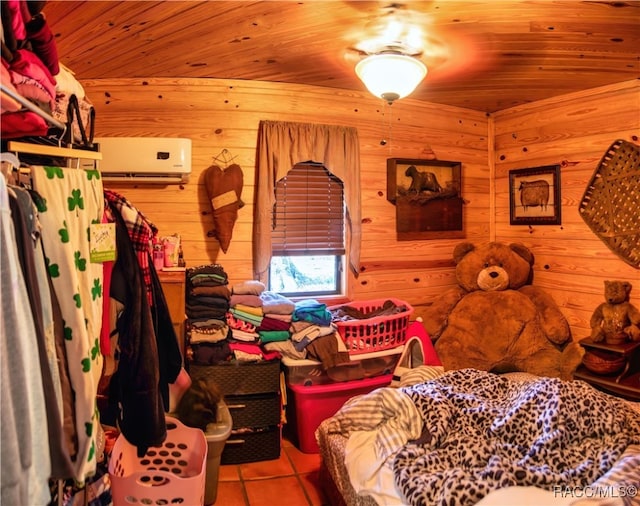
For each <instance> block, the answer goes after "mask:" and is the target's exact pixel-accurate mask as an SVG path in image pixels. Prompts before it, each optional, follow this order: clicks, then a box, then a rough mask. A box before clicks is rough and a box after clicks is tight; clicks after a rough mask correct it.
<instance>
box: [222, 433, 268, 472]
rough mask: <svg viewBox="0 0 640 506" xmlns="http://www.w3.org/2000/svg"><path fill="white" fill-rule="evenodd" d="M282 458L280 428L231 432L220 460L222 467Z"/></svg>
mask: <svg viewBox="0 0 640 506" xmlns="http://www.w3.org/2000/svg"><path fill="white" fill-rule="evenodd" d="M279 457H280V427H279V426H275V427H265V428H263V429H254V430H251V431H238V432H236V431H231V435H230V436H229V438H228V439H227V442H226V443H225V446H224V451H223V452H222V457H221V458H220V463H221V464H222V465H227V464H244V463H247V462H258V461H261V460H274V459H277V458H279Z"/></svg>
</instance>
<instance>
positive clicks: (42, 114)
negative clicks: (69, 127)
mask: <svg viewBox="0 0 640 506" xmlns="http://www.w3.org/2000/svg"><path fill="white" fill-rule="evenodd" d="M0 89H2V93H6V94H7V95H9V96H10V97H11V98H12V99H14V100H15V101H16V102H19V103H20V105H22V106H23V107H25V108H27V109H29V110H30V111H31V112H35V113H36V114H37V115H38V116H40V117H41V118H44V119H45V120H46V121H47V123H49V124H50V125H53V126H54V127H56V128H59V129H60V130H64V129H65V128H66V125H65V124H64V123H61V122H60V121H58V120H57V119H55V118H54V117H53V116H51V115H50V114H49V113H47V112H45V111H43V110H42V109H40V108H39V107H38V106H37V105H35V104H34V103H32V102H30V101H29V100H27V99H26V98H24V97H23V96H22V95H19V94H17V93H14V92H13V91H12V90H10V89H9V88H6V87H5V86H4V85H3V84H0Z"/></svg>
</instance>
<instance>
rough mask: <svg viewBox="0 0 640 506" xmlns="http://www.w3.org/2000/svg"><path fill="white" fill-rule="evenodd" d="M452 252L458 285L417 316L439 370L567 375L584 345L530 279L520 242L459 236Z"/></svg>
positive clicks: (528, 261)
mask: <svg viewBox="0 0 640 506" xmlns="http://www.w3.org/2000/svg"><path fill="white" fill-rule="evenodd" d="M453 259H454V261H455V263H456V279H457V281H458V284H459V286H458V287H456V288H454V289H451V290H449V291H447V292H445V293H444V294H443V295H442V296H441V297H439V298H438V299H437V300H436V301H435V302H434V303H433V305H432V306H431V307H430V308H429V309H428V311H427V314H426V315H425V318H424V324H425V327H426V328H427V331H428V332H429V334H430V335H431V338H432V339H433V340H434V341H435V348H436V351H437V353H438V356H439V358H440V360H441V361H442V363H443V365H444V367H445V369H446V370H451V369H463V368H467V367H470V368H475V369H480V370H485V371H493V372H499V373H500V372H509V371H523V372H528V373H532V374H536V375H540V376H551V377H559V378H562V379H571V378H572V377H573V373H574V371H575V369H576V368H577V367H578V365H579V364H580V362H581V360H582V355H583V354H584V351H583V350H582V347H581V346H579V345H578V344H577V343H575V342H573V340H572V339H571V331H570V329H569V324H568V323H567V321H566V319H565V318H564V316H563V315H562V313H561V312H560V309H559V308H558V306H557V305H556V303H555V302H554V301H553V299H552V298H551V296H549V295H548V294H546V293H545V292H544V291H543V290H541V289H539V288H537V287H535V286H532V285H531V284H530V283H531V279H532V270H531V267H532V265H533V254H532V253H531V251H529V249H528V248H527V247H526V246H524V245H522V244H510V245H506V244H503V243H498V242H491V243H488V244H483V245H478V246H476V245H474V244H471V243H469V242H463V243H461V244H459V245H458V246H456V248H455V249H454V252H453Z"/></svg>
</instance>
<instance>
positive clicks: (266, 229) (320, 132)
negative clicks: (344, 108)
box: [253, 121, 361, 282]
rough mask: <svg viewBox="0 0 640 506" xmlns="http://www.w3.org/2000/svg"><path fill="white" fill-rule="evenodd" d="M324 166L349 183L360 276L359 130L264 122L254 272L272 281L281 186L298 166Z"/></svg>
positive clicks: (352, 260) (352, 249)
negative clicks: (277, 196) (274, 224)
mask: <svg viewBox="0 0 640 506" xmlns="http://www.w3.org/2000/svg"><path fill="white" fill-rule="evenodd" d="M307 161H313V162H319V163H322V164H324V166H325V167H326V168H327V170H329V172H331V173H332V174H333V175H335V176H336V177H338V178H340V180H341V181H342V182H343V183H344V198H345V205H346V208H347V213H346V230H347V248H348V249H347V257H348V260H349V268H350V269H351V271H352V272H353V273H354V275H355V276H356V277H357V276H358V274H359V270H360V239H361V211H360V144H359V142H358V131H357V130H356V129H355V128H353V127H343V126H334V125H318V124H311V123H291V122H284V121H261V122H260V128H259V131H258V166H257V171H256V183H255V185H256V186H255V191H256V198H255V203H256V206H255V213H254V222H253V271H254V276H255V277H256V279H258V280H260V281H262V282H266V278H267V271H268V269H269V263H270V262H271V226H272V212H273V206H274V205H275V200H276V199H275V185H276V183H277V182H278V181H279V180H280V179H282V178H283V177H285V176H286V175H287V173H288V172H289V170H291V169H292V168H293V166H294V165H296V164H297V163H301V162H307Z"/></svg>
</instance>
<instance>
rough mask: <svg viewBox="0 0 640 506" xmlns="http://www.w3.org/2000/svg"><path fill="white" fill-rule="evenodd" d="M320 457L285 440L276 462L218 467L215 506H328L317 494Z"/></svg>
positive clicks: (321, 495)
mask: <svg viewBox="0 0 640 506" xmlns="http://www.w3.org/2000/svg"><path fill="white" fill-rule="evenodd" d="M319 468H320V455H318V454H310V453H302V452H301V451H300V450H298V449H297V448H296V447H295V446H294V445H293V444H292V443H291V442H290V441H288V440H287V439H283V440H282V451H281V452H280V458H279V459H277V460H265V461H262V462H250V463H247V464H237V465H226V466H220V470H219V472H218V492H217V497H216V502H215V505H216V506H274V505H275V504H277V505H278V506H328V505H329V503H328V501H327V499H326V497H325V495H324V494H323V492H322V490H320V485H319V481H318V470H319Z"/></svg>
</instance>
